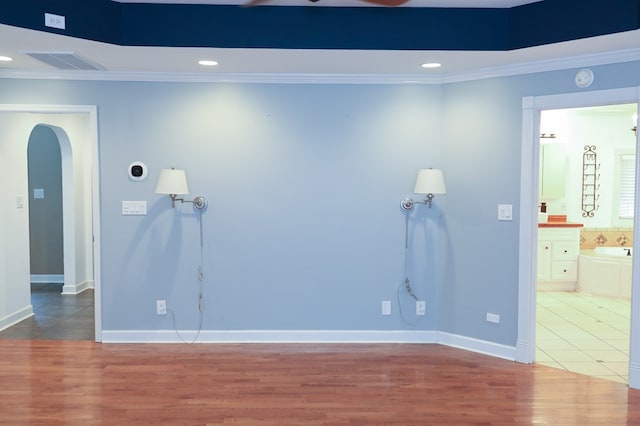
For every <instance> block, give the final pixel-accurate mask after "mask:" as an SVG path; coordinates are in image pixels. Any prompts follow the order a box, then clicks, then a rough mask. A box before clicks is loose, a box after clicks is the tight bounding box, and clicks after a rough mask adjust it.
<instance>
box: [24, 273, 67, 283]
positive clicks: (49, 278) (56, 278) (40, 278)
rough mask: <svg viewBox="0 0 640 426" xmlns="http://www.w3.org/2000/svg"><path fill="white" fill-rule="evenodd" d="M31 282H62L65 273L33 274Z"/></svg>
mask: <svg viewBox="0 0 640 426" xmlns="http://www.w3.org/2000/svg"><path fill="white" fill-rule="evenodd" d="M31 282H32V283H34V284H62V283H64V275H62V274H31Z"/></svg>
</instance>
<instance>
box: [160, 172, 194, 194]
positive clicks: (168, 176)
mask: <svg viewBox="0 0 640 426" xmlns="http://www.w3.org/2000/svg"><path fill="white" fill-rule="evenodd" d="M188 193H189V187H188V186H187V175H186V174H185V172H184V170H175V169H161V170H160V177H159V178H158V184H157V185H156V194H175V195H186V194H188Z"/></svg>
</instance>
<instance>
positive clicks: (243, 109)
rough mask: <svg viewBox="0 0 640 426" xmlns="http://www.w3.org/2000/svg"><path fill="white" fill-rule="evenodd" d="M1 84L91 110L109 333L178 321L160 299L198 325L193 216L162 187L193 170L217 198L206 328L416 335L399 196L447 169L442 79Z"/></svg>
mask: <svg viewBox="0 0 640 426" xmlns="http://www.w3.org/2000/svg"><path fill="white" fill-rule="evenodd" d="M0 84H1V86H2V88H3V89H4V88H10V89H9V92H10V93H11V94H10V95H9V96H7V95H6V93H7V92H5V91H4V90H2V93H3V98H4V99H3V101H4V102H8V103H11V102H27V103H39V104H40V103H72V104H97V105H98V113H99V136H100V170H101V176H100V178H101V198H102V208H101V218H102V229H101V231H102V271H103V272H102V292H103V293H102V295H103V297H102V300H103V307H102V308H103V309H102V312H103V326H104V329H105V330H127V329H129V330H144V329H151V330H154V329H157V330H166V329H172V325H171V321H170V317H169V316H166V317H159V316H157V315H156V313H155V300H156V299H166V300H167V304H168V306H169V308H171V309H173V310H174V311H175V312H176V314H177V325H178V327H179V328H182V329H195V328H197V324H198V323H197V309H196V308H197V292H198V281H197V279H196V268H197V266H198V263H199V240H198V239H199V228H198V221H197V216H196V215H194V213H193V211H192V208H191V206H190V205H184V206H181V207H180V208H178V209H175V210H172V209H171V208H170V205H169V202H168V197H166V196H159V195H156V194H154V188H155V184H156V180H157V177H158V173H159V169H160V168H165V167H176V168H183V169H185V170H186V171H187V176H188V179H189V186H190V189H191V196H194V195H198V194H202V195H205V196H206V197H208V199H209V202H210V205H209V209H208V211H207V212H206V213H205V214H204V217H203V227H204V243H205V253H204V259H205V261H204V271H205V273H206V279H205V291H204V292H205V301H206V313H205V317H204V329H211V330H215V329H251V330H259V329H288V330H306V329H310V330H313V329H322V330H334V329H335V330H338V329H339V330H351V329H356V330H360V329H362V330H395V329H403V328H410V327H408V326H405V325H404V323H403V322H402V321H401V319H400V317H399V315H398V310H397V304H396V303H395V297H396V296H395V295H396V287H397V285H398V284H399V283H400V282H401V281H402V279H403V276H402V274H403V258H402V256H403V249H404V216H403V214H402V212H401V210H400V207H399V204H400V200H401V199H402V198H403V197H405V196H407V195H411V192H412V189H413V184H414V182H415V176H416V173H417V170H418V169H419V168H420V167H427V166H439V165H440V149H441V144H440V140H441V134H440V129H441V126H440V121H441V120H440V103H441V99H440V88H439V87H438V86H419V85H415V86H393V85H379V86H371V85H231V84H229V85H226V84H162V83H104V82H103V83H99V82H94V83H88V82H79V83H74V82H25V81H2V82H1V83H0ZM34 86H35V88H34ZM38 92H39V93H42V95H38V96H34V95H33V94H34V93H38ZM22 93H27V94H26V95H22ZM135 160H141V161H144V162H145V163H146V164H147V165H148V166H149V178H148V179H147V180H145V181H143V182H132V181H130V180H129V179H128V177H127V173H126V170H127V166H128V165H129V164H130V163H131V162H132V161H135ZM122 200H147V201H148V203H149V206H148V208H149V214H148V215H147V216H144V217H130V216H122V215H121V214H120V208H121V206H120V203H121V201H122ZM440 220H441V219H440V217H439V215H438V210H437V209H433V210H432V211H429V212H425V209H423V208H420V209H419V210H418V211H417V212H414V214H413V215H412V217H411V221H412V233H414V236H413V237H412V239H411V243H412V251H411V255H412V261H411V263H410V266H411V268H410V276H411V278H412V282H413V284H414V288H415V291H416V293H417V294H418V296H419V297H420V298H422V299H424V300H426V301H427V307H428V313H427V316H426V317H425V318H424V319H423V320H422V321H421V322H420V324H419V325H418V326H416V327H415V328H416V329H429V330H431V329H436V328H437V310H436V309H437V305H436V303H435V301H436V300H437V283H436V282H435V281H434V279H435V275H433V274H429V273H428V272H427V271H426V270H425V266H426V265H428V264H429V262H431V260H430V259H432V258H433V254H434V251H435V250H436V245H435V244H434V241H433V240H432V239H429V238H428V237H426V236H425V234H426V235H430V234H432V233H433V232H432V229H437V228H438V227H439V226H441V224H440ZM414 225H415V227H414ZM425 259H426V261H425ZM382 300H392V301H393V302H394V303H393V315H392V316H391V317H383V316H382V315H381V308H380V304H381V301H382ZM407 303H409V301H407ZM406 310H407V311H408V312H409V313H410V315H409V318H410V319H411V320H415V319H416V317H415V315H414V314H413V313H414V312H415V308H414V307H413V306H410V307H407V308H406Z"/></svg>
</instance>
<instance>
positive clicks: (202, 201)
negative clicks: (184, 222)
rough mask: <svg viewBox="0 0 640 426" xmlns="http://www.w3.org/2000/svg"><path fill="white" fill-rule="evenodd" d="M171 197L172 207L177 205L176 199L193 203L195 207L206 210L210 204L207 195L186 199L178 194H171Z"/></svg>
mask: <svg viewBox="0 0 640 426" xmlns="http://www.w3.org/2000/svg"><path fill="white" fill-rule="evenodd" d="M169 197H171V207H174V208H175V206H176V201H180V202H181V203H183V204H184V203H193V207H194V208H196V209H198V210H204V209H206V208H207V206H208V205H209V201H207V199H206V197H203V196H201V195H198V196H197V197H195V198H194V199H193V200H185V199H184V198H178V196H177V195H176V194H169Z"/></svg>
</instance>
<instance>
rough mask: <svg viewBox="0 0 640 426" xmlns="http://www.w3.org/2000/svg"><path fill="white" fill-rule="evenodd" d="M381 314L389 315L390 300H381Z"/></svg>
mask: <svg viewBox="0 0 640 426" xmlns="http://www.w3.org/2000/svg"><path fill="white" fill-rule="evenodd" d="M382 315H391V300H383V301H382Z"/></svg>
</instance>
